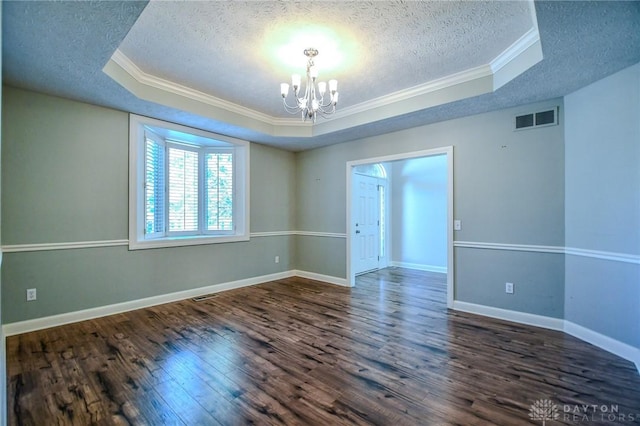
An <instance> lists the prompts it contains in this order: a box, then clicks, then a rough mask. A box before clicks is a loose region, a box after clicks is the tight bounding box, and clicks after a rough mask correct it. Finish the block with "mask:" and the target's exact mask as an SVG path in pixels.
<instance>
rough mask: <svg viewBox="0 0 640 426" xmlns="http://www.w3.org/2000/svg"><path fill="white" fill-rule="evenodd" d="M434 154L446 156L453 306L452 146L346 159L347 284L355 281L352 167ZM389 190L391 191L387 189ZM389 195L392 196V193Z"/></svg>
mask: <svg viewBox="0 0 640 426" xmlns="http://www.w3.org/2000/svg"><path fill="white" fill-rule="evenodd" d="M436 155H446V156H447V307H448V308H453V298H454V290H455V286H454V277H455V274H454V259H453V146H447V147H442V148H433V149H426V150H422V151H413V152H406V153H402V154H393V155H386V156H382V157H373V158H363V159H360V160H353V161H347V185H346V193H347V194H346V195H347V202H346V206H347V253H346V254H347V262H346V263H347V286H349V287H353V286H354V285H355V282H356V277H355V270H354V267H353V264H352V262H353V258H354V255H355V253H354V251H355V245H354V244H353V241H352V237H353V233H354V231H355V230H354V226H353V224H352V212H351V210H352V206H353V200H352V192H353V191H352V189H353V188H352V185H353V179H352V178H353V169H354V167H356V166H360V165H363V164H372V163H385V162H391V161H398V160H408V159H412V158H421V157H433V156H436ZM389 192H391V191H390V190H389ZM390 195H391V196H393V194H390Z"/></svg>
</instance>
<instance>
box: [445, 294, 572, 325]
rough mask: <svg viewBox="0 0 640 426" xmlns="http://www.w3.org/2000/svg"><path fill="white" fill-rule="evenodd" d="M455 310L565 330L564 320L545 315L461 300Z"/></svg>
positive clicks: (455, 301) (456, 304)
mask: <svg viewBox="0 0 640 426" xmlns="http://www.w3.org/2000/svg"><path fill="white" fill-rule="evenodd" d="M453 309H454V310H456V311H463V312H469V313H471V314H478V315H483V316H485V317H491V318H497V319H501V320H506V321H511V322H517V323H519V324H527V325H533V326H536V327H541V328H548V329H550V330H558V331H563V329H564V320H562V319H560V318H552V317H547V316H543V315H536V314H528V313H526V312H519V311H511V310H508V309H502V308H494V307H493V306H485V305H477V304H475V303H468V302H461V301H459V300H454V301H453Z"/></svg>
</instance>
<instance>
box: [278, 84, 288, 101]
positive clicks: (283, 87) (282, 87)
mask: <svg viewBox="0 0 640 426" xmlns="http://www.w3.org/2000/svg"><path fill="white" fill-rule="evenodd" d="M280 94H281V95H282V97H283V98H285V97H287V95H288V94H289V85H288V84H287V83H280Z"/></svg>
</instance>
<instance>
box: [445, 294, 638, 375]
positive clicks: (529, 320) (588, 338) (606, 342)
mask: <svg viewBox="0 0 640 426" xmlns="http://www.w3.org/2000/svg"><path fill="white" fill-rule="evenodd" d="M453 309H454V310H456V311H462V312H468V313H471V314H476V315H482V316H485V317H491V318H497V319H501V320H505V321H511V322H515V323H518V324H526V325H531V326H534V327H541V328H547V329H550V330H556V331H562V332H564V333H567V334H570V335H572V336H573V337H576V338H578V339H580V340H582V341H584V342H587V343H590V344H592V345H594V346H597V347H599V348H600V349H603V350H605V351H607V352H610V353H612V354H614V355H617V356H619V357H621V358H624V359H626V360H628V361H631V362H633V363H634V364H635V366H636V369H637V370H638V373H639V374H640V349H638V348H635V347H633V346H631V345H629V344H627V343H623V342H620V341H619V340H616V339H612V338H611V337H608V336H605V335H603V334H600V333H598V332H596V331H593V330H591V329H588V328H586V327H583V326H581V325H578V324H574V323H572V322H571V321H567V320H564V319H560V318H552V317H547V316H543V315H535V314H529V313H525V312H518V311H512V310H508V309H501V308H495V307H492V306H485V305H478V304H475V303H468V302H462V301H460V300H456V301H455V302H453Z"/></svg>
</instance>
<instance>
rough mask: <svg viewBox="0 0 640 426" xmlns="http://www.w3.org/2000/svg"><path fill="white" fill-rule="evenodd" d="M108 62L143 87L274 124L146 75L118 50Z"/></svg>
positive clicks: (256, 113) (267, 118)
mask: <svg viewBox="0 0 640 426" xmlns="http://www.w3.org/2000/svg"><path fill="white" fill-rule="evenodd" d="M110 61H113V62H115V63H116V64H118V65H119V66H120V67H121V68H122V69H123V70H125V71H126V72H127V73H129V75H130V76H131V77H133V78H134V79H135V80H136V81H137V82H139V83H140V84H143V85H145V86H151V87H155V88H156V89H160V90H163V91H166V92H170V93H173V94H176V95H179V96H184V97H186V98H190V99H193V100H195V101H198V102H202V103H204V104H207V105H211V106H213V107H216V108H222V109H225V110H227V111H230V112H233V113H236V114H240V115H243V116H245V117H247V118H251V119H253V120H258V121H262V122H264V123H268V124H274V117H271V116H270V115H267V114H264V113H261V112H259V111H256V110H253V109H251V108H247V107H244V106H242V105H238V104H235V103H233V102H229V101H226V100H224V99H221V98H218V97H215V96H212V95H209V94H207V93H204V92H201V91H199V90H196V89H192V88H191V87H187V86H183V85H181V84H179V83H175V82H173V81H170V80H165V79H163V78H160V77H157V76H155V75H153V74H148V73H146V72H144V71H142V70H141V69H140V67H138V65H136V64H135V62H133V61H132V60H131V59H129V57H128V56H127V55H125V54H124V53H122V51H121V50H120V49H116V51H115V52H114V54H113V56H112V57H111V59H110Z"/></svg>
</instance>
